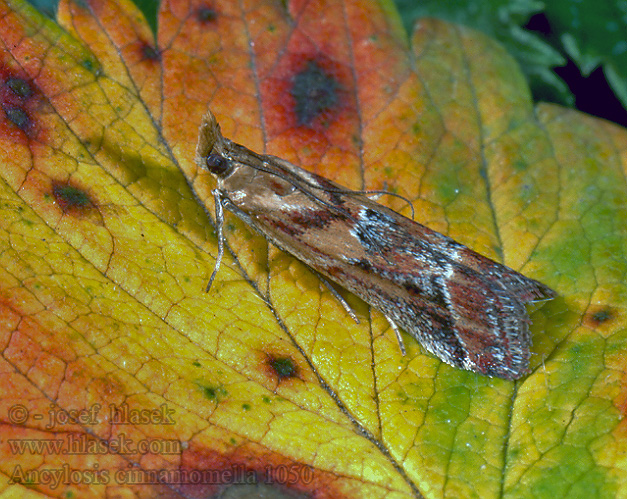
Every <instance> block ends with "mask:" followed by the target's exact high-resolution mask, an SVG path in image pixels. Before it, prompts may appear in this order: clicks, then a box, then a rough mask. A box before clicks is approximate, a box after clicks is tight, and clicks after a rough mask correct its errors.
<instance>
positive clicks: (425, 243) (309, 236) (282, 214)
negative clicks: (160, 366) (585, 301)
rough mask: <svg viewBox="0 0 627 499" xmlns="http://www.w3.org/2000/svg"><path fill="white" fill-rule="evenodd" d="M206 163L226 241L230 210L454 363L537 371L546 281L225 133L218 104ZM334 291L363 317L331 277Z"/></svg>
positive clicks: (497, 373)
mask: <svg viewBox="0 0 627 499" xmlns="http://www.w3.org/2000/svg"><path fill="white" fill-rule="evenodd" d="M196 162H197V164H198V166H199V168H201V169H204V170H207V171H209V172H210V173H211V174H212V175H213V176H214V177H215V178H216V180H217V186H216V188H215V189H214V190H213V191H212V193H213V196H214V200H215V210H216V220H217V229H218V241H219V251H218V258H217V261H216V266H215V268H214V271H213V274H212V276H211V279H210V281H209V285H208V286H207V290H209V288H210V287H211V283H212V282H213V279H214V278H215V276H216V273H217V272H218V269H219V267H220V262H221V260H222V256H223V254H224V236H223V231H222V226H223V224H224V210H228V211H230V212H232V213H233V214H235V215H236V216H237V217H239V218H240V219H242V220H243V221H244V222H245V223H246V224H248V225H249V226H251V227H252V228H253V229H255V230H256V231H257V232H259V233H261V234H262V235H263V236H265V237H266V238H267V239H268V241H270V242H271V243H272V244H274V245H275V246H277V247H278V248H279V249H281V250H283V251H286V252H287V253H290V254H291V255H293V256H294V257H296V258H297V259H299V260H300V261H302V262H304V263H305V264H306V265H307V266H309V267H310V268H311V269H313V270H314V271H315V272H316V273H318V274H319V275H321V277H322V278H323V282H324V278H328V279H330V280H331V281H334V282H335V283H337V284H339V285H340V286H342V287H343V288H345V289H347V290H349V291H350V292H352V293H354V294H355V295H357V296H358V297H360V298H361V299H362V300H364V301H365V302H367V303H368V304H370V305H371V306H373V307H374V308H376V309H378V310H379V311H380V312H382V313H383V314H384V315H385V316H386V318H387V319H388V321H389V322H390V324H391V325H392V327H393V328H394V330H395V331H396V332H397V337H398V338H399V343H400V344H401V349H402V350H403V352H404V348H403V346H402V345H403V344H402V340H401V336H400V334H399V333H398V327H399V326H400V327H401V328H402V329H404V330H405V331H406V332H407V333H409V334H410V335H411V336H413V337H414V338H415V339H416V340H417V341H418V342H420V344H421V345H422V346H423V347H424V348H425V349H426V350H427V351H428V352H430V353H432V354H433V355H435V356H436V357H438V358H439V359H441V360H442V361H444V362H446V363H447V364H450V365H453V366H456V367H459V368H462V369H467V370H470V371H475V372H478V373H481V374H484V375H487V376H494V377H499V378H504V379H508V380H515V379H518V378H520V377H522V376H523V375H525V374H526V373H527V372H528V369H529V356H530V351H529V347H530V344H531V338H530V332H529V323H530V319H529V315H528V313H527V310H526V307H525V304H526V303H528V302H533V301H538V300H545V299H549V298H553V297H554V296H555V292H554V291H553V290H552V289H550V288H549V287H547V286H545V285H544V284H542V283H540V282H538V281H535V280H533V279H530V278H528V277H525V276H524V275H522V274H520V273H518V272H516V271H514V270H512V269H510V268H508V267H506V266H504V265H501V264H499V263H497V262H494V261H492V260H490V259H489V258H486V257H484V256H482V255H480V254H479V253H476V252H474V251H472V250H470V249H469V248H467V247H465V246H463V245H462V244H460V243H458V242H456V241H454V240H453V239H451V238H449V237H447V236H444V235H442V234H439V233H438V232H435V231H433V230H431V229H429V228H427V227H425V226H423V225H420V224H419V223H416V222H414V221H413V220H410V219H409V218H407V217H404V216H402V215H400V214H399V213H396V212H395V211H393V210H391V209H389V208H387V207H385V206H383V205H381V204H379V203H377V202H376V201H374V200H373V199H371V198H370V197H369V193H368V192H364V191H353V190H350V189H347V188H345V187H342V186H340V185H338V184H336V183H334V182H332V181H331V180H328V179H326V178H324V177H321V176H319V175H316V174H314V173H311V172H309V171H307V170H304V169H302V168H299V167H298V166H295V165H293V164H292V163H290V162H288V161H286V160H283V159H281V158H278V157H275V156H269V155H262V154H257V153H255V152H253V151H251V150H249V149H247V148H246V147H244V146H242V145H239V144H236V143H234V142H232V141H231V140H229V139H226V138H225V137H223V136H222V133H221V132H220V127H219V125H218V124H217V122H216V119H215V117H214V116H213V114H212V113H211V112H210V111H209V112H208V113H207V114H206V115H205V116H204V118H203V122H202V124H201V126H200V132H199V139H198V146H197V149H196ZM327 284H328V287H329V289H330V290H331V291H333V292H334V295H335V296H336V297H337V298H338V299H339V300H340V302H341V303H342V305H343V306H344V307H345V308H346V309H347V311H348V312H349V314H350V315H351V316H352V317H353V318H354V319H355V320H357V318H356V317H355V315H354V313H353V312H352V310H351V309H350V307H349V306H348V305H347V304H346V302H345V301H344V300H342V298H341V296H340V295H339V293H337V291H335V290H334V289H333V287H332V286H331V285H330V283H327Z"/></svg>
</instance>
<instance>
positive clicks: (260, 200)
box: [218, 162, 296, 210]
mask: <svg viewBox="0 0 627 499" xmlns="http://www.w3.org/2000/svg"><path fill="white" fill-rule="evenodd" d="M218 188H220V189H223V190H225V191H227V192H228V193H229V199H230V200H231V201H232V202H233V203H235V204H236V205H237V206H239V207H240V208H244V207H245V208H247V209H253V210H254V209H255V207H259V209H269V208H271V207H272V206H276V207H279V206H282V205H284V204H285V203H286V202H287V201H286V198H287V197H289V196H290V195H292V194H294V192H295V191H296V188H295V187H294V185H293V184H292V183H291V182H290V181H289V180H286V179H284V178H281V177H280V176H278V175H277V174H275V173H269V172H266V171H261V170H259V169H257V168H253V167H252V166H249V165H247V164H244V163H240V162H234V168H233V172H232V173H231V174H230V175H229V176H228V177H225V178H219V179H218Z"/></svg>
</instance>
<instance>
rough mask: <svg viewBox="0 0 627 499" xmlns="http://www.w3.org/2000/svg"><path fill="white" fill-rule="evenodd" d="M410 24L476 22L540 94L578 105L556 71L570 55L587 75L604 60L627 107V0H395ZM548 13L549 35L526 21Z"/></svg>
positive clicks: (534, 90) (537, 95) (550, 99)
mask: <svg viewBox="0 0 627 499" xmlns="http://www.w3.org/2000/svg"><path fill="white" fill-rule="evenodd" d="M395 2H396V4H397V6H398V8H399V11H400V12H401V16H402V19H403V22H404V23H405V27H406V28H407V29H408V30H411V27H412V25H413V23H414V22H415V20H416V19H417V18H419V17H423V16H431V17H439V18H442V19H446V20H448V21H452V22H456V23H460V24H464V25H466V26H471V27H473V28H475V29H478V30H481V31H483V32H484V33H486V34H488V35H490V36H491V37H493V38H496V39H497V40H499V41H500V42H501V43H502V44H503V45H505V46H506V47H507V49H508V50H509V52H510V53H511V54H512V55H513V56H514V57H515V58H516V59H517V60H518V62H519V64H520V66H521V67H522V69H523V71H524V72H525V74H526V75H527V78H528V79H529V84H530V86H531V89H532V92H533V94H534V96H535V97H536V99H538V100H549V101H553V102H559V103H561V104H566V105H569V106H572V105H573V103H574V97H573V95H572V94H571V92H570V89H569V88H568V86H567V85H566V84H565V83H564V82H563V81H562V80H561V79H560V77H559V76H557V75H556V74H555V73H554V72H553V68H554V67H558V66H562V65H564V64H565V63H566V60H565V59H564V57H563V56H562V54H566V55H568V57H570V58H571V59H572V60H573V62H574V63H575V64H576V65H577V67H578V68H579V71H580V72H581V74H582V75H583V76H588V75H589V74H590V73H591V72H592V71H593V70H594V69H596V68H597V67H599V66H602V67H603V71H604V73H605V76H606V78H607V80H608V82H609V84H610V85H611V87H612V90H613V91H614V93H615V94H616V96H617V97H618V98H619V99H620V101H621V102H622V103H623V107H626V108H627V36H626V35H627V1H624V0H622V1H616V0H596V1H594V2H592V1H588V0H586V1H576V0H552V1H550V2H539V1H536V0H513V1H511V0H470V1H466V2H460V1H459V0H395ZM540 13H542V14H544V15H545V16H546V18H547V19H548V22H549V24H550V26H551V28H552V30H553V32H552V33H550V34H549V35H547V36H542V35H540V34H537V33H534V32H531V31H528V30H526V29H524V26H525V25H526V24H527V22H528V21H529V18H530V17H531V16H532V15H534V14H540Z"/></svg>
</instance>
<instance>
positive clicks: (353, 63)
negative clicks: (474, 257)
mask: <svg viewBox="0 0 627 499" xmlns="http://www.w3.org/2000/svg"><path fill="white" fill-rule="evenodd" d="M0 8H1V14H0V38H1V39H2V43H3V47H4V50H3V51H2V54H1V57H2V60H1V61H0V66H1V69H0V105H1V106H2V112H0V120H1V121H0V144H1V145H0V154H1V168H0V172H1V174H2V182H1V184H0V185H1V189H2V193H1V199H0V203H1V206H2V210H0V220H1V223H0V229H1V230H2V237H1V238H0V245H1V246H0V249H1V250H0V258H1V262H0V272H1V278H0V286H1V300H0V307H1V308H2V311H1V312H0V318H1V320H0V328H1V329H0V332H1V333H0V341H1V345H2V383H1V384H0V390H1V397H0V404H1V405H0V417H1V418H2V419H1V421H2V423H3V424H2V427H1V431H2V433H1V434H0V449H1V452H2V454H1V456H2V459H1V460H0V471H1V472H2V474H3V488H4V489H3V490H4V491H6V493H7V494H12V496H21V497H42V496H45V497H70V496H73V497H88V496H89V497H105V496H120V497H121V496H130V495H131V494H135V495H137V496H144V497H155V496H160V497H212V496H214V495H216V494H218V493H219V492H220V491H224V490H225V489H229V492H230V493H241V494H244V493H250V491H251V490H254V491H256V493H258V494H260V493H262V492H263V493H266V494H269V493H274V494H276V496H277V497H281V496H280V494H284V493H288V492H289V493H296V494H301V495H302V497H305V496H307V497H315V498H338V497H351V498H352V497H368V498H373V497H386V498H393V497H394V498H397V497H398V498H401V497H416V496H421V495H422V496H424V497H434V498H435V497H481V498H489V497H500V496H506V497H551V498H556V497H566V496H568V497H611V496H614V495H616V493H617V492H618V491H619V490H621V488H623V489H624V487H625V482H626V481H627V472H626V464H625V460H624V457H623V456H624V455H625V452H626V451H627V446H626V443H625V433H626V429H625V424H624V423H623V422H622V419H623V413H624V412H625V410H626V407H627V402H626V401H627V396H626V395H625V388H624V386H623V384H624V379H625V378H624V377H625V348H626V343H627V335H626V334H625V332H624V331H625V320H624V315H625V314H624V303H625V274H626V267H627V265H626V261H627V259H626V255H625V251H626V250H625V248H627V244H626V242H625V239H626V238H627V223H626V222H627V217H626V213H625V210H624V206H625V198H626V188H625V187H626V186H625V171H626V164H627V134H626V133H625V130H623V129H621V128H619V127H617V126H614V125H611V124H608V123H606V122H602V121H600V120H596V119H592V118H590V117H587V116H584V115H582V114H580V113H577V112H573V111H568V110H565V109H563V108H560V107H557V106H552V105H546V104H540V105H534V104H533V103H532V101H531V98H530V96H529V92H528V89H527V87H526V84H525V82H524V80H523V78H522V77H521V73H520V70H519V69H518V68H517V67H516V66H515V65H514V63H513V62H512V60H511V59H510V58H509V57H508V56H507V54H506V53H505V52H504V51H503V49H502V48H501V47H499V46H498V45H497V44H495V43H494V42H493V41H491V40H490V39H488V38H486V37H485V36H482V35H479V34H477V33H476V32H472V31H469V30H466V29H463V28H461V27H459V26H454V25H451V24H445V23H442V22H437V21H432V20H423V21H421V22H420V23H419V24H418V25H417V26H416V28H415V30H414V33H413V35H412V39H411V42H410V41H408V40H406V37H405V33H404V31H403V30H402V27H401V23H400V22H399V20H398V18H397V14H396V13H395V12H393V11H392V10H391V8H390V7H389V5H388V4H387V3H386V2H381V3H376V2H368V3H367V2H357V1H347V2H343V3H341V2H326V3H325V2H315V1H310V2H303V1H294V2H287V3H286V4H284V3H281V2H250V3H248V4H242V3H241V2H182V1H171V2H163V3H162V5H161V8H160V12H159V18H158V32H157V35H156V39H155V37H154V36H153V34H152V33H151V31H150V29H149V27H148V24H147V23H146V21H145V19H144V18H143V16H142V15H141V13H140V12H139V11H138V10H137V8H136V7H135V6H134V5H133V4H132V3H130V2H128V1H118V2H108V1H100V2H95V1H82V2H71V1H67V2H62V3H61V4H60V6H59V11H58V24H56V23H54V22H52V21H49V20H46V19H45V18H44V17H42V16H41V15H39V14H38V13H37V12H36V11H35V10H33V9H32V8H31V7H29V6H28V5H27V4H25V3H22V2H19V1H5V2H3V3H2V6H1V7H0ZM208 106H210V108H211V109H212V111H213V112H214V113H215V114H216V116H217V117H218V120H219V121H220V124H221V126H222V131H223V132H224V134H225V136H227V137H229V138H231V139H233V140H235V141H237V142H239V143H242V144H244V145H246V146H247V147H249V148H251V149H253V150H255V151H258V152H260V153H268V154H274V155H277V156H281V157H283V158H285V159H287V160H290V161H292V162H294V163H296V164H298V165H301V166H303V167H305V168H308V169H310V170H312V171H314V172H316V173H318V174H321V175H324V176H326V177H329V178H331V179H333V180H335V181H337V182H338V183H340V184H342V185H346V186H347V187H351V188H355V189H382V188H385V189H388V190H390V191H392V192H395V193H399V194H401V195H403V196H405V197H407V198H408V199H410V200H411V201H412V202H413V205H414V207H415V210H416V220H418V221H420V222H421V223H423V224H425V225H428V226H430V227H432V228H433V229H436V230H438V231H440V232H443V233H445V234H448V235H450V236H451V237H453V238H455V239H457V240H459V241H460V242H462V243H464V244H466V245H468V246H469V247H471V248H473V249H475V250H477V251H479V252H480V253H482V254H485V255H486V256H488V257H491V258H494V259H496V260H498V261H502V262H504V263H505V264H507V265H509V266H510V267H512V268H514V269H516V270H519V271H521V272H523V273H524V274H525V275H528V276H529V277H533V278H536V279H539V280H540V281H542V282H544V283H546V284H547V285H549V286H551V287H552V288H553V289H555V290H556V291H557V292H558V293H559V298H558V299H555V300H553V301H551V302H550V303H546V304H543V305H540V306H538V307H536V309H537V310H535V311H534V312H533V314H532V321H533V325H532V327H531V329H532V334H533V353H534V356H533V358H532V373H531V374H530V375H529V376H528V377H526V378H524V379H522V380H520V381H518V382H515V383H514V382H509V381H504V380H499V379H491V378H487V377H484V376H481V375H478V374H474V373H470V372H466V371H462V370H459V369H455V368H453V367H450V366H448V365H445V364H442V363H441V362H440V361H438V360H437V359H435V358H434V357H433V356H430V355H428V354H425V353H424V351H423V350H422V349H421V347H420V346H419V345H418V344H417V343H416V342H415V341H413V340H412V339H411V338H410V337H408V336H407V335H405V343H406V346H407V349H408V352H407V355H406V356H402V355H401V354H400V352H399V349H398V345H397V344H396V339H395V337H394V333H393V332H392V331H391V330H390V329H389V327H388V325H387V323H386V321H385V319H384V318H383V317H382V316H381V315H380V314H379V313H378V312H376V311H375V310H371V309H369V308H368V307H367V306H366V305H365V304H364V303H363V302H361V301H360V300H358V299H357V298H355V297H353V296H351V295H349V294H348V293H345V294H344V296H345V297H346V299H347V300H348V302H349V303H350V305H351V306H352V307H353V309H354V310H355V313H356V314H357V315H358V317H359V318H360V324H355V323H354V322H353V321H352V320H351V319H350V317H348V316H347V314H346V312H345V311H344V309H343V308H342V307H341V305H340V304H339V303H338V302H337V300H336V299H335V298H334V297H333V296H332V294H331V293H330V292H329V291H328V290H327V289H326V288H325V287H324V286H323V285H322V284H321V283H320V281H319V280H318V278H317V277H316V276H314V275H313V274H312V273H311V272H310V271H309V270H308V269H307V268H306V267H304V266H303V265H302V264H301V263H299V262H298V261H297V260H295V259H294V258H292V257H290V256H289V255H286V254H284V253H282V252H280V251H278V250H276V249H275V248H272V247H270V246H269V245H268V244H267V243H266V241H265V240H264V239H263V238H261V237H260V236H259V235H257V234H255V233H254V232H253V231H251V229H250V228H248V227H246V226H245V225H244V224H243V223H241V222H240V221H238V220H237V219H236V218H234V217H232V216H230V215H227V223H226V227H225V231H226V238H227V242H228V245H229V249H230V252H229V253H228V254H227V256H226V257H225V260H224V262H223V266H222V269H221V270H220V273H219V274H218V277H217V279H216V282H215V284H214V287H213V288H212V289H211V291H210V292H209V293H206V292H205V287H206V285H207V282H208V279H209V276H210V275H211V272H212V271H213V268H214V265H215V258H216V255H217V239H216V235H215V231H214V225H213V222H212V217H213V216H214V213H213V199H212V196H211V189H212V188H213V185H211V184H209V183H201V182H200V179H199V177H198V175H197V173H198V172H197V171H196V166H195V164H194V149H195V145H196V140H197V132H198V126H199V124H200V119H201V116H202V115H203V114H204V112H205V111H206V109H207V107H208ZM190 186H193V187H194V192H193V191H192V189H191V187H190ZM381 202H382V203H386V204H388V205H389V206H391V207H393V208H394V209H397V210H399V211H402V212H403V213H406V214H408V213H409V209H408V207H407V206H406V205H405V204H403V203H402V202H401V201H399V200H398V199H395V198H381Z"/></svg>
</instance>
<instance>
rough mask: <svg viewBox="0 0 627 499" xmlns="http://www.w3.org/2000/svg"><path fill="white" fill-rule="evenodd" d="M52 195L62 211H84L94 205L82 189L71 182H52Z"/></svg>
mask: <svg viewBox="0 0 627 499" xmlns="http://www.w3.org/2000/svg"><path fill="white" fill-rule="evenodd" d="M52 195H53V196H54V199H55V201H56V203H57V204H58V205H59V207H60V208H61V210H62V211H63V213H76V214H78V213H84V212H86V211H89V210H91V209H93V208H94V206H95V205H94V203H93V202H92V201H91V199H90V197H89V195H88V194H87V193H86V192H85V191H84V190H83V189H80V188H79V187H76V186H73V185H71V184H67V183H55V184H53V185H52Z"/></svg>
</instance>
